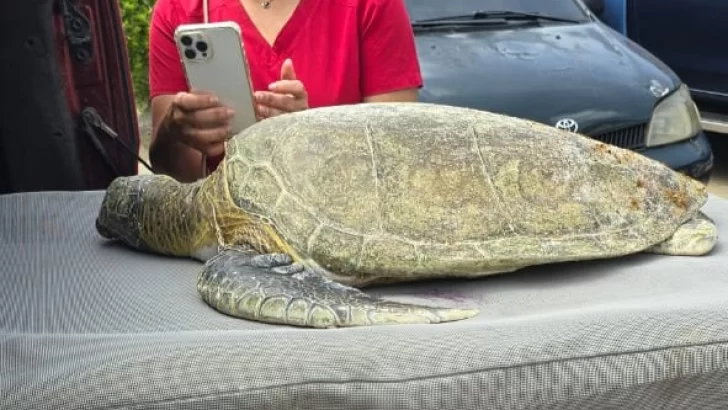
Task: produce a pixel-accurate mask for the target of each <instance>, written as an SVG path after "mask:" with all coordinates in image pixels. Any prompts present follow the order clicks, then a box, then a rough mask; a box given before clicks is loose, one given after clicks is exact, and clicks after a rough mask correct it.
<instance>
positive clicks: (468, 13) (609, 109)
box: [406, 0, 713, 181]
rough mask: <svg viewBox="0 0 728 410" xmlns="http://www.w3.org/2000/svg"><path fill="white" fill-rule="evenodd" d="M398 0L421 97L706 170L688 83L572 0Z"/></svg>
mask: <svg viewBox="0 0 728 410" xmlns="http://www.w3.org/2000/svg"><path fill="white" fill-rule="evenodd" d="M406 4H407V7H408V10H409V13H410V16H411V19H412V22H413V23H412V25H413V28H414V31H415V36H416V41H417V48H418V53H419V58H420V63H421V66H422V70H423V75H424V81H425V86H424V88H423V89H422V91H421V94H420V95H421V100H422V101H426V102H438V103H444V104H451V105H457V106H466V107H472V108H476V109H483V110H488V111H493V112H499V113H504V114H509V115H512V116H516V117H522V118H527V119H531V120H535V121H539V122H542V123H545V124H551V125H553V126H555V127H559V128H563V129H567V130H570V131H574V132H579V133H582V134H585V135H587V136H590V137H592V138H595V139H598V140H601V141H604V142H606V143H609V144H612V145H616V146H619V147H623V148H628V149H631V150H634V151H636V152H640V153H641V154H643V155H645V156H647V157H650V158H653V159H656V160H659V161H661V162H663V163H665V164H667V165H668V166H670V167H671V168H673V169H676V170H679V171H682V172H684V173H686V174H688V175H690V176H692V177H694V178H696V179H700V180H702V181H707V180H708V179H709V177H710V172H711V169H712V163H713V154H712V151H711V147H710V144H709V142H708V140H707V138H706V136H705V134H704V132H703V130H702V128H701V124H700V116H699V113H698V111H697V109H696V106H695V104H694V103H693V101H692V99H691V96H690V93H689V91H688V88H687V87H686V86H685V85H684V84H683V83H682V81H681V80H680V78H679V77H678V76H677V75H676V74H675V73H674V72H673V71H672V70H671V69H670V68H668V67H667V66H666V65H665V64H664V63H662V62H661V61H660V60H658V59H657V58H655V57H654V56H652V55H651V54H650V53H648V52H647V51H645V50H644V49H643V48H642V47H640V46H638V45H636V44H635V43H633V42H632V41H629V40H628V39H627V38H625V37H624V36H622V35H620V34H619V33H617V32H615V31H614V30H613V29H611V28H610V27H609V26H607V25H606V24H604V23H603V22H601V21H600V20H599V19H598V18H597V17H595V16H594V15H593V14H592V13H591V12H590V10H589V8H588V7H587V6H586V5H585V4H584V3H582V2H581V1H578V0H551V1H543V0H449V1H440V0H406ZM593 4H594V6H593V7H600V4H599V2H593Z"/></svg>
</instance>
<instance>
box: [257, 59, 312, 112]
mask: <svg viewBox="0 0 728 410" xmlns="http://www.w3.org/2000/svg"><path fill="white" fill-rule="evenodd" d="M268 89H269V90H270V91H257V92H255V102H256V104H257V107H256V111H257V113H258V117H259V118H260V119H264V118H268V117H273V116H276V115H279V114H283V113H286V112H294V111H302V110H306V109H308V94H307V93H306V88H305V87H304V86H303V83H302V82H301V81H300V80H298V79H297V78H296V72H295V71H294V70H293V62H292V61H291V59H286V61H284V62H283V65H282V66H281V79H280V81H276V82H274V83H272V84H271V85H270V86H269V87H268Z"/></svg>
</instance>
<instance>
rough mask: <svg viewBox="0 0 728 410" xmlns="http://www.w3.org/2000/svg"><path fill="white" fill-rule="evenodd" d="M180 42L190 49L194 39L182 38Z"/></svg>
mask: <svg viewBox="0 0 728 410" xmlns="http://www.w3.org/2000/svg"><path fill="white" fill-rule="evenodd" d="M180 41H181V42H182V45H184V46H187V47H189V46H191V45H192V37H190V36H182V38H181V39H180Z"/></svg>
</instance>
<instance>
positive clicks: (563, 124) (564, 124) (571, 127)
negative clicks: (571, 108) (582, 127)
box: [556, 118, 579, 132]
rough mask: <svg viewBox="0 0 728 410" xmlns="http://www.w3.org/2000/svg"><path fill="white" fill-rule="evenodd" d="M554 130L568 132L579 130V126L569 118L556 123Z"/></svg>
mask: <svg viewBox="0 0 728 410" xmlns="http://www.w3.org/2000/svg"><path fill="white" fill-rule="evenodd" d="M556 128H558V129H560V130H564V131H569V132H576V131H578V130H579V124H578V123H577V122H576V121H574V120H573V119H571V118H562V119H560V120H558V121H557V122H556Z"/></svg>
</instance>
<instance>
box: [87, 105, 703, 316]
mask: <svg viewBox="0 0 728 410" xmlns="http://www.w3.org/2000/svg"><path fill="white" fill-rule="evenodd" d="M706 200H707V193H706V188H705V186H704V185H703V184H701V183H699V182H697V181H695V180H693V179H691V178H689V177H686V176H684V175H682V174H680V173H678V172H675V171H673V170H671V169H670V168H668V167H667V166H665V165H663V164H661V163H659V162H657V161H653V160H651V159H648V158H646V157H645V156H642V155H639V154H637V153H634V152H632V151H629V150H625V149H620V148H616V147H613V146H610V145H605V144H603V143H601V142H598V141H596V140H593V139H590V138H588V137H585V136H582V135H578V134H575V133H569V132H566V131H562V130H558V129H556V128H554V127H551V126H547V125H545V124H540V123H537V122H533V121H529V120H525V119H519V118H514V117H511V116H506V115H501V114H495V113H491V112H486V111H481V110H475V109H468V108H461V107H454V106H447V105H438V104H429V103H416V102H415V103H369V104H356V105H345V106H335V107H325V108H316V109H310V110H307V111H303V112H298V113H291V114H285V115H281V116H277V117H274V118H269V119H266V120H263V121H260V122H258V123H257V124H255V125H253V126H251V127H249V128H248V129H246V130H244V131H243V132H241V133H240V134H238V135H236V136H234V138H232V139H231V140H230V141H229V142H228V145H227V151H226V155H225V158H224V160H223V161H222V162H221V164H220V166H219V168H218V169H217V170H216V171H214V172H213V173H212V174H210V175H209V176H208V177H206V178H204V179H202V180H200V181H197V182H194V183H186V184H182V183H178V182H177V181H175V180H174V179H172V178H170V177H167V176H164V175H139V176H132V177H121V178H118V179H116V180H114V181H113V182H112V183H111V184H110V186H109V187H108V189H107V192H106V194H105V197H104V199H103V202H102V205H101V209H100V212H99V215H98V218H97V221H96V227H97V230H98V232H99V233H100V234H101V235H102V236H104V237H106V238H116V239H119V240H121V241H123V242H124V243H126V244H127V245H129V246H131V247H133V248H135V249H138V250H146V251H151V252H156V253H160V254H167V255H176V256H179V257H191V258H195V259H198V260H200V261H202V262H204V264H203V267H202V269H201V271H200V275H199V277H198V283H197V289H198V291H199V294H200V295H201V297H202V299H203V300H204V301H205V302H206V303H207V304H209V305H210V306H211V307H212V308H214V309H217V310H218V311H219V312H222V313H225V314H228V315H231V316H235V317H239V318H246V319H250V320H257V321H261V322H268V323H276V324H289V325H298V326H305V327H339V326H361V325H373V324H389V323H413V324H414V323H440V322H447V321H453V320H461V319H466V318H470V317H472V316H474V315H476V314H477V313H478V310H477V309H471V308H467V307H463V308H444V307H430V306H422V305H409V304H402V303H396V302H393V301H387V300H383V299H379V298H375V297H372V296H369V295H368V294H366V293H364V292H363V291H361V290H360V289H357V288H361V287H364V286H367V285H373V284H380V283H392V282H402V281H413V280H419V279H426V278H436V277H441V278H443V277H461V278H464V277H470V278H475V277H478V276H483V275H491V274H496V273H503V272H509V271H514V270H516V269H519V268H523V267H526V266H531V265H538V264H547V263H555V262H564V261H579V260H587V259H601V258H610V257H618V256H621V255H627V254H633V253H638V252H654V253H662V254H670V255H704V254H707V253H709V251H710V250H711V249H712V248H713V247H714V245H715V243H716V240H717V229H716V226H715V225H714V224H713V221H711V220H710V219H709V218H708V217H707V216H705V215H704V214H703V213H702V212H701V211H700V208H701V206H702V205H703V204H704V203H705V202H706ZM256 255H257V256H256ZM246 265H247V266H251V265H257V266H258V268H243V267H244V266H246Z"/></svg>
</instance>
